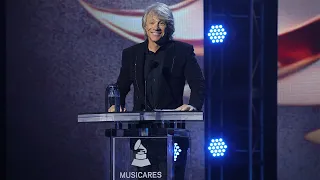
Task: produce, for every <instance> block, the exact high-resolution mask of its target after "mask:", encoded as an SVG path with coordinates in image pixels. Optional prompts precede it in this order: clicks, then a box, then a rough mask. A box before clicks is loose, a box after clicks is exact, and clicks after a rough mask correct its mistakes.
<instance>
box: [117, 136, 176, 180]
mask: <svg viewBox="0 0 320 180" xmlns="http://www.w3.org/2000/svg"><path fill="white" fill-rule="evenodd" d="M171 141H172V140H171V138H170V137H114V138H113V149H112V151H113V152H112V156H113V158H112V159H113V179H114V180H118V179H119V180H120V179H160V180H167V177H168V174H171V173H172V172H170V170H171V166H172V162H173V156H172V151H171V152H168V149H171V147H170V144H171V143H172V142H171ZM168 146H169V147H168ZM171 159H172V160H171Z"/></svg>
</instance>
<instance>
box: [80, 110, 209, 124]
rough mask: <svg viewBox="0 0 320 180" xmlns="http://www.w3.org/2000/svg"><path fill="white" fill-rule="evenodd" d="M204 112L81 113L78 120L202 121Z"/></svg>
mask: <svg viewBox="0 0 320 180" xmlns="http://www.w3.org/2000/svg"><path fill="white" fill-rule="evenodd" d="M202 120H203V112H186V111H171V112H170V111H169V112H157V111H155V112H122V113H96V114H79V115H78V122H115V121H119V122H125V121H202Z"/></svg>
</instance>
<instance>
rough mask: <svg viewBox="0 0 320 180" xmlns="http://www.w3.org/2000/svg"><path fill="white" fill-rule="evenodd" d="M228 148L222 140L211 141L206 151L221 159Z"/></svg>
mask: <svg viewBox="0 0 320 180" xmlns="http://www.w3.org/2000/svg"><path fill="white" fill-rule="evenodd" d="M227 148H228V146H227V145H226V143H225V142H224V141H223V139H222V138H219V139H211V141H210V143H209V147H208V150H209V152H210V153H211V154H212V156H213V157H223V156H225V153H226V151H227Z"/></svg>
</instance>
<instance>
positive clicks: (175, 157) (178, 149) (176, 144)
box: [173, 143, 210, 161]
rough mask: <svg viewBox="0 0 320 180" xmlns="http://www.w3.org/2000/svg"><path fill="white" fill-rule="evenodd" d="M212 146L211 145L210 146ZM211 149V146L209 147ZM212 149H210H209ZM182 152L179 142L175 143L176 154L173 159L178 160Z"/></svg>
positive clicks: (174, 150)
mask: <svg viewBox="0 0 320 180" xmlns="http://www.w3.org/2000/svg"><path fill="white" fill-rule="evenodd" d="M209 147H210V146H209ZM208 149H209V148H208ZM209 150H210V149H209ZM181 152H182V150H181V149H180V147H179V145H178V143H174V149H173V155H174V158H173V160H174V161H177V158H178V156H179V155H180V153H181Z"/></svg>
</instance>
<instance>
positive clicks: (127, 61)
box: [108, 3, 205, 112]
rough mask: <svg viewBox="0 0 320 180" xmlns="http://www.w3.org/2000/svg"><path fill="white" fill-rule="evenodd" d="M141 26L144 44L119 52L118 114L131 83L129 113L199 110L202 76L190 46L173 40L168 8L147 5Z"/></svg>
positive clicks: (172, 21) (123, 109)
mask: <svg viewBox="0 0 320 180" xmlns="http://www.w3.org/2000/svg"><path fill="white" fill-rule="evenodd" d="M186 23H187V22H186ZM142 27H143V30H144V32H145V38H146V39H145V41H144V42H142V43H139V44H136V45H134V46H131V47H129V48H126V49H124V50H123V52H122V66H121V69H120V74H119V77H118V80H117V86H118V88H119V91H120V105H121V111H126V108H125V99H126V96H127V94H128V93H129V91H130V86H131V85H132V84H133V86H134V106H133V111H154V110H155V109H172V110H178V111H194V110H201V109H202V105H203V101H204V90H205V82H204V77H203V74H202V71H201V68H200V66H199V64H198V62H197V59H196V58H195V54H194V49H193V46H192V45H190V44H187V43H184V42H179V41H175V40H173V33H174V31H175V27H174V18H173V14H172V12H171V10H170V9H169V7H168V6H167V5H165V4H162V3H156V4H153V5H151V6H149V7H148V8H147V9H146V10H145V13H144V15H143V17H142ZM185 81H187V82H188V84H189V86H190V89H191V94H190V99H189V103H188V104H183V91H184V86H185ZM114 109H115V108H114V106H112V107H110V108H109V109H108V111H109V112H114Z"/></svg>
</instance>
